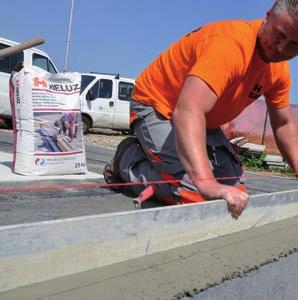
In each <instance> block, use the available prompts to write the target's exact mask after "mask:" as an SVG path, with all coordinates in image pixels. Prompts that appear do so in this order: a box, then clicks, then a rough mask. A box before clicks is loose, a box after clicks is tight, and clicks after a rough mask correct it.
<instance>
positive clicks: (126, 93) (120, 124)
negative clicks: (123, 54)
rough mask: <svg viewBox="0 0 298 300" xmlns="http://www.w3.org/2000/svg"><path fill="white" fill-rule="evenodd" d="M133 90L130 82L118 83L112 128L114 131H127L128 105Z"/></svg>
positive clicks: (122, 81) (121, 81)
mask: <svg viewBox="0 0 298 300" xmlns="http://www.w3.org/2000/svg"><path fill="white" fill-rule="evenodd" d="M133 88H134V84H133V83H132V82H127V81H124V80H120V81H118V101H117V104H116V107H115V116H114V120H113V128H115V129H124V130H129V105H130V99H131V92H132V90H133Z"/></svg>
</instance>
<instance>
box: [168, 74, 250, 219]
mask: <svg viewBox="0 0 298 300" xmlns="http://www.w3.org/2000/svg"><path fill="white" fill-rule="evenodd" d="M216 101H217V96H216V94H215V93H214V92H213V90H212V89H211V88H210V87H209V86H208V85H207V84H206V83H205V82H204V81H203V80H201V79H200V78H198V77H196V76H189V77H188V78H187V79H186V80H185V83H184V85H183V88H182V91H181V93H180V95H179V98H178V102H177V105H176V107H175V110H174V112H173V124H174V127H175V132H176V147H177V151H178V153H179V157H180V159H181V162H182V164H183V165H184V167H185V170H186V172H187V173H188V175H189V176H190V178H191V180H192V182H193V183H194V184H195V185H196V186H197V188H198V190H199V191H200V193H201V194H202V195H203V196H204V197H205V198H207V199H219V198H223V199H225V200H226V201H227V203H228V206H229V209H230V210H231V211H232V212H234V213H235V214H238V215H239V214H241V212H242V211H243V209H244V208H245V206H246V204H247V202H248V195H247V194H246V193H244V192H241V191H240V190H239V189H236V188H234V187H231V186H227V185H223V184H220V183H218V182H217V181H216V179H215V178H214V176H213V173H212V170H211V167H210V162H209V159H208V155H207V147H206V114H207V113H208V112H209V111H210V110H211V109H212V107H213V106H214V105H215V103H216Z"/></svg>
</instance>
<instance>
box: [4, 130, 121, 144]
mask: <svg viewBox="0 0 298 300" xmlns="http://www.w3.org/2000/svg"><path fill="white" fill-rule="evenodd" d="M0 128H1V126H0ZM0 130H1V131H2V132H7V133H11V134H12V130H11V129H5V128H3V127H2V128H1V129H0ZM126 137H127V135H124V134H122V133H119V132H117V131H113V130H108V129H102V130H92V131H90V132H89V133H88V134H87V135H84V140H85V143H86V144H90V145H96V146H99V147H102V148H106V149H116V148H117V145H118V144H119V143H120V142H121V141H122V140H123V139H125V138H126Z"/></svg>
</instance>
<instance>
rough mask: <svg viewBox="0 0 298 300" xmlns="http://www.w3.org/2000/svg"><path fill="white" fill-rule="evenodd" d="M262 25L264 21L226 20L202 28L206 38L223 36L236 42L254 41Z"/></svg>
mask: <svg viewBox="0 0 298 300" xmlns="http://www.w3.org/2000/svg"><path fill="white" fill-rule="evenodd" d="M261 25H262V20H259V19H257V20H251V21H246V20H226V21H219V22H212V23H209V24H206V25H205V26H203V27H202V29H203V30H202V35H205V36H206V37H208V36H209V37H212V36H221V37H226V38H233V39H235V40H242V39H246V40H247V39H253V40H255V39H256V37H257V33H258V31H259V29H260V27H261Z"/></svg>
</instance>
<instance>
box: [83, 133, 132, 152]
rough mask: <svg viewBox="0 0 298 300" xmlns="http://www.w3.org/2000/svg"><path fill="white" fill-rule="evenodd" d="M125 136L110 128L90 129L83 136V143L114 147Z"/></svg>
mask: <svg viewBox="0 0 298 300" xmlns="http://www.w3.org/2000/svg"><path fill="white" fill-rule="evenodd" d="M126 137H127V135H124V134H122V133H118V132H114V131H112V130H96V131H95V130H92V131H91V132H89V133H88V134H87V135H85V136H84V139H85V143H86V144H90V145H97V146H100V147H102V148H106V149H116V148H117V145H118V144H119V143H120V142H121V141H122V140H123V139H125V138H126Z"/></svg>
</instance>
